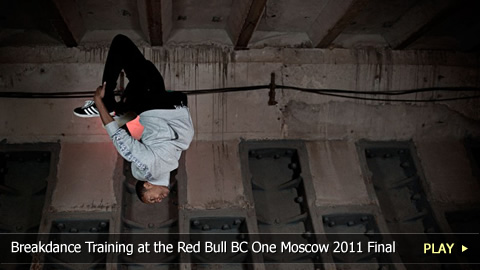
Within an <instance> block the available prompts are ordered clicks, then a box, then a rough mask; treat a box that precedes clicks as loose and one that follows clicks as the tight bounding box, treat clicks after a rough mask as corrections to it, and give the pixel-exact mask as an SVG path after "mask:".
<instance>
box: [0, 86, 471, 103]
mask: <svg viewBox="0 0 480 270" xmlns="http://www.w3.org/2000/svg"><path fill="white" fill-rule="evenodd" d="M270 88H271V85H255V86H242V87H224V88H216V89H201V90H184V91H180V92H183V93H185V94H187V95H202V94H214V93H228V92H243V91H253V90H258V89H270ZM275 88H276V89H290V90H296V91H301V92H307V93H313V94H319V95H325V96H333V97H340V98H348V99H357V100H369V101H387V102H436V101H454V100H465V99H476V98H479V97H480V95H469V96H462V97H452V98H432V99H387V98H374V97H359V96H358V95H371V96H378V95H384V96H400V95H407V94H414V93H424V92H460V91H462V92H474V91H480V88H479V87H428V88H416V89H406V90H392V91H355V90H343V89H312V88H302V87H296V86H288V85H275ZM93 94H94V91H83V92H52V93H34V92H0V98H39V99H41V98H51V99H57V98H91V97H93ZM115 94H116V95H120V92H116V93H115Z"/></svg>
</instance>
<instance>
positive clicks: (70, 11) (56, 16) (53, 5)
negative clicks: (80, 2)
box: [47, 0, 86, 47]
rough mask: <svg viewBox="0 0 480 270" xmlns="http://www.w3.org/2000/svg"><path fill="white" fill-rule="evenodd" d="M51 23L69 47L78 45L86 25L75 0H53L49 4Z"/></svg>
mask: <svg viewBox="0 0 480 270" xmlns="http://www.w3.org/2000/svg"><path fill="white" fill-rule="evenodd" d="M47 8H48V11H47V12H48V13H50V14H49V15H50V16H49V17H50V18H51V19H50V23H51V25H52V27H53V28H54V29H55V31H56V32H57V34H58V35H59V36H60V38H61V39H62V41H63V42H64V43H65V45H66V46H67V47H76V46H78V43H79V41H80V40H81V38H82V37H83V35H84V34H85V32H86V31H85V27H84V23H83V19H82V17H81V16H80V12H79V11H78V9H77V4H76V3H75V1H74V0H51V1H49V5H48V7H47Z"/></svg>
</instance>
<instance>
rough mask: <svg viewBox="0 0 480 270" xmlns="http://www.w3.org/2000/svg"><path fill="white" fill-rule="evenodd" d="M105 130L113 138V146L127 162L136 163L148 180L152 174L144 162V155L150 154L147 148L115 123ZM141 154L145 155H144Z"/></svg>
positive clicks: (111, 123) (108, 125) (106, 126)
mask: <svg viewBox="0 0 480 270" xmlns="http://www.w3.org/2000/svg"><path fill="white" fill-rule="evenodd" d="M105 129H106V130H107V133H108V135H109V136H110V138H112V142H113V145H114V146H115V148H116V149H117V151H118V153H119V154H120V155H121V156H122V157H123V158H124V159H126V160H127V161H129V162H132V163H134V164H135V166H136V167H137V168H138V169H140V170H141V171H142V172H144V175H145V177H146V178H147V179H148V176H149V175H151V173H150V172H149V168H148V167H147V165H146V162H145V161H144V160H143V159H144V158H146V157H144V154H145V153H147V152H148V149H147V147H146V146H145V145H144V144H143V143H141V142H139V141H138V140H136V139H134V138H133V137H132V136H130V135H129V134H128V133H127V132H126V131H125V130H124V129H121V128H119V127H118V124H117V122H115V121H113V122H110V123H108V124H107V125H105ZM140 153H143V155H141V154H140Z"/></svg>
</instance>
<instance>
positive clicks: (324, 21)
mask: <svg viewBox="0 0 480 270" xmlns="http://www.w3.org/2000/svg"><path fill="white" fill-rule="evenodd" d="M369 2H371V0H335V1H329V2H328V3H327V5H326V6H325V7H324V8H323V10H322V12H321V14H320V15H319V16H318V18H317V20H316V21H315V22H314V24H313V26H312V30H311V31H310V32H309V36H310V39H311V40H312V41H313V44H314V45H315V47H317V48H327V47H329V46H330V45H331V44H332V42H333V41H334V40H335V39H336V38H337V37H338V36H339V35H340V34H341V33H342V32H343V31H344V30H345V28H347V27H348V26H349V25H350V24H351V23H352V22H353V21H354V20H355V18H356V17H357V15H358V14H359V13H360V12H361V11H362V10H363V8H364V7H365V6H366V5H367V4H368V3H369Z"/></svg>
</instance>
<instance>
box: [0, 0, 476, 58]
mask: <svg viewBox="0 0 480 270" xmlns="http://www.w3.org/2000/svg"><path fill="white" fill-rule="evenodd" d="M479 12H480V1H478V0H302V1H299V0H116V1H114V0H101V1H98V0H15V1H14V0H1V2H0V46H43V45H65V46H67V47H77V46H80V47H91V46H103V45H106V44H108V43H109V41H110V40H111V38H112V37H113V36H114V35H116V34H117V33H122V34H125V35H127V36H129V37H130V38H132V39H134V40H135V41H136V42H137V43H140V44H145V45H152V46H179V45H181V46H189V45H211V44H216V45H219V46H227V47H232V48H235V49H248V48H263V47H302V48H365V47H370V48H371V47H373V48H391V49H395V50H403V49H415V50H448V51H462V52H478V51H479V50H480V35H479V32H480V31H479V30H480V20H479V19H478V17H477V16H478V13H479Z"/></svg>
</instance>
